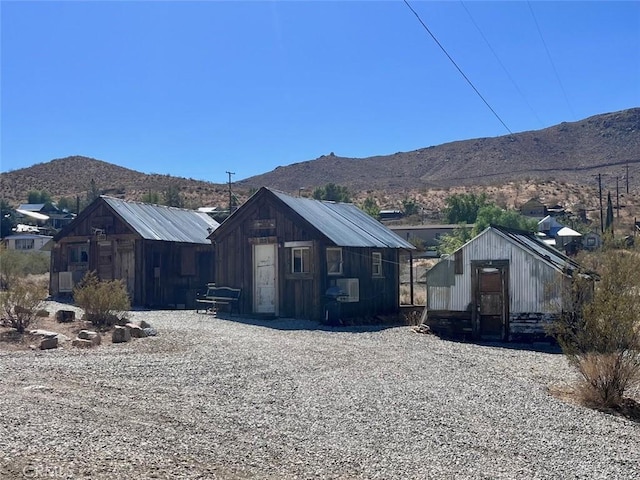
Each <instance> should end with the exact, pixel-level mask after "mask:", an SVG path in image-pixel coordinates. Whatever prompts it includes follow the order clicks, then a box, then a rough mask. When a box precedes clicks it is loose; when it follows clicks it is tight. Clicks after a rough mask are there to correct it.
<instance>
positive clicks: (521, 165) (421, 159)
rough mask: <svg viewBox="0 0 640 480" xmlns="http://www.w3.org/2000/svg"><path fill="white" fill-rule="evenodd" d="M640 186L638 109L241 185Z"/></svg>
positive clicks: (274, 174)
mask: <svg viewBox="0 0 640 480" xmlns="http://www.w3.org/2000/svg"><path fill="white" fill-rule="evenodd" d="M627 164H628V166H629V170H630V174H631V175H633V176H635V177H636V178H640V108H634V109H630V110H624V111H621V112H616V113H609V114H603V115H597V116H594V117H590V118H587V119H585V120H582V121H579V122H572V123H561V124H560V125H556V126H553V127H549V128H546V129H543V130H536V131H529V132H523V133H517V134H513V135H505V136H501V137H494V138H480V139H473V140H463V141H457V142H452V143H447V144H443V145H439V146H434V147H428V148H422V149H419V150H415V151H410V152H398V153H395V154H393V155H384V156H376V157H369V158H361V159H358V158H344V157H339V156H335V155H333V154H330V155H323V156H321V157H320V158H317V159H315V160H310V161H307V162H300V163H295V164H293V165H289V166H286V167H279V168H277V169H275V170H273V171H271V172H268V173H265V174H263V175H258V176H255V177H252V178H249V179H246V180H244V181H240V182H238V184H239V185H241V186H246V187H258V186H261V185H268V186H271V187H274V188H278V189H281V190H285V191H297V189H298V188H300V187H305V188H306V187H315V186H318V185H324V184H326V183H328V182H329V181H331V182H333V183H335V184H338V185H344V186H347V187H349V189H351V190H353V191H361V190H384V191H388V192H390V191H398V190H413V189H425V188H446V187H452V186H461V185H496V184H501V183H505V182H509V181H518V180H523V179H538V180H548V179H555V180H558V181H563V182H569V183H576V184H585V183H593V176H594V175H597V174H598V173H602V174H609V175H613V176H620V177H622V176H623V175H625V173H626V167H627Z"/></svg>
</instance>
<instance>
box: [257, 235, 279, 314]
mask: <svg viewBox="0 0 640 480" xmlns="http://www.w3.org/2000/svg"><path fill="white" fill-rule="evenodd" d="M277 251H278V250H277V245H276V244H264V245H254V246H253V311H254V312H255V313H263V314H273V315H276V314H277V313H278V312H277V303H276V294H277V281H276V278H277V277H276V270H277V269H276V267H277V265H276V252H277Z"/></svg>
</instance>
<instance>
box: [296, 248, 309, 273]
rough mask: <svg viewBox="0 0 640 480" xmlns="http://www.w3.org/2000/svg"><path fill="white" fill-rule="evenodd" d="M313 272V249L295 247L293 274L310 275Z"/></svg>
mask: <svg viewBox="0 0 640 480" xmlns="http://www.w3.org/2000/svg"><path fill="white" fill-rule="evenodd" d="M310 271H311V248H309V247H294V248H292V249H291V273H309V272H310Z"/></svg>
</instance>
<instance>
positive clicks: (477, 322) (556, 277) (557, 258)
mask: <svg viewBox="0 0 640 480" xmlns="http://www.w3.org/2000/svg"><path fill="white" fill-rule="evenodd" d="M580 270H581V268H580V266H579V265H578V264H577V263H576V262H575V261H574V260H572V259H571V258H569V257H567V256H566V255H564V254H563V253H561V252H559V251H558V250H556V249H555V248H553V247H550V246H548V245H546V244H545V243H543V242H542V241H540V240H539V239H538V238H537V237H536V235H535V234H533V233H529V232H523V231H519V230H513V229H507V228H504V227H498V226H493V225H492V226H490V227H488V228H486V229H485V230H484V231H483V232H481V233H480V234H478V235H477V236H476V237H475V238H473V239H471V240H470V241H469V242H467V243H466V244H465V245H463V246H462V247H460V248H459V249H458V250H456V251H455V252H453V253H452V254H451V255H449V256H448V257H445V258H443V259H442V260H441V261H440V262H438V263H437V264H436V265H435V266H434V267H433V268H432V269H431V270H429V271H428V272H427V275H426V282H427V306H426V308H425V313H424V315H423V321H424V322H425V323H427V324H428V325H429V326H430V327H431V328H432V329H433V330H434V331H436V332H438V333H441V334H445V335H452V336H464V337H468V338H472V339H479V340H500V341H528V340H537V339H543V338H545V337H546V333H545V325H546V324H548V322H550V321H551V320H552V319H553V318H554V317H555V315H557V314H558V313H559V312H560V311H561V310H562V308H563V301H564V298H563V297H564V293H565V291H566V286H567V282H570V281H571V279H572V277H573V275H575V274H577V273H578V272H579V271H580Z"/></svg>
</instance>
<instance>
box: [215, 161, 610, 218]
mask: <svg viewBox="0 0 640 480" xmlns="http://www.w3.org/2000/svg"><path fill="white" fill-rule="evenodd" d="M226 173H227V175H229V215H231V207H232V206H233V194H232V193H231V175H235V172H229V171H227V172H226ZM601 200H602V199H601Z"/></svg>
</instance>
